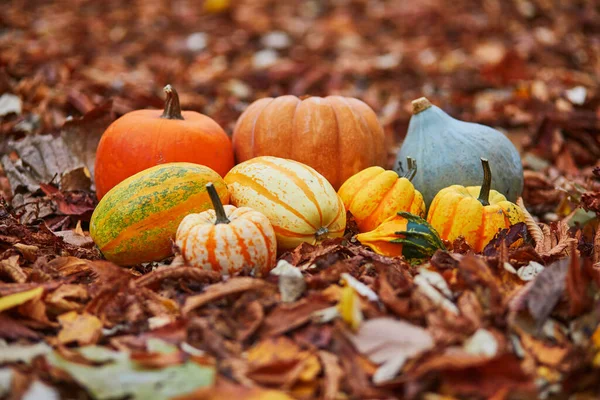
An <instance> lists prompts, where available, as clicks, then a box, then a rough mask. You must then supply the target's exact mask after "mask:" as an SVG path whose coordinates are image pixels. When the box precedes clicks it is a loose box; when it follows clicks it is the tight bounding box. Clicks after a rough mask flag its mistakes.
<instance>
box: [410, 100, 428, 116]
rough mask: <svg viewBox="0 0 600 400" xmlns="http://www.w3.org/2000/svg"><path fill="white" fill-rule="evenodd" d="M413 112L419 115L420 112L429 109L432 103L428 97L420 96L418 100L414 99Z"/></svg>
mask: <svg viewBox="0 0 600 400" xmlns="http://www.w3.org/2000/svg"><path fill="white" fill-rule="evenodd" d="M411 104H412V108H413V109H412V113H413V115H417V114H418V113H420V112H422V111H425V110H427V109H428V108H429V107H431V103H430V102H429V100H427V98H426V97H420V98H418V99H416V100H413V101H412V103H411Z"/></svg>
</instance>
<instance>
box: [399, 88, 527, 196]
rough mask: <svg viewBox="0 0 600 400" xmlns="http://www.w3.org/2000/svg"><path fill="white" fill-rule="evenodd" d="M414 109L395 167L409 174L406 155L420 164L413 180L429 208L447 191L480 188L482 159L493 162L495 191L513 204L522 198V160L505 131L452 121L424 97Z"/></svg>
mask: <svg viewBox="0 0 600 400" xmlns="http://www.w3.org/2000/svg"><path fill="white" fill-rule="evenodd" d="M412 105H413V116H412V117H411V119H410V123H409V126H408V133H407V134H406V138H405V140H404V142H403V143H402V147H401V148H400V151H399V152H398V156H397V158H396V163H395V164H394V165H395V167H394V168H395V170H396V171H397V172H398V173H400V174H404V173H406V169H407V166H406V164H405V163H403V161H404V160H406V157H412V158H414V159H417V160H419V164H420V165H421V167H420V168H419V169H418V171H417V174H416V175H415V177H414V178H413V180H412V182H413V184H414V185H415V187H416V188H417V189H418V190H419V191H420V192H421V193H422V194H423V199H424V200H425V204H426V205H427V207H429V204H431V201H432V200H433V198H434V197H435V195H436V194H437V192H439V191H440V190H442V189H443V188H445V187H448V186H450V185H462V186H476V185H480V184H481V158H486V159H488V160H489V164H490V165H491V168H492V169H493V170H492V176H493V178H492V179H493V180H492V187H493V188H494V189H495V190H496V191H498V192H500V193H502V194H503V195H505V196H506V198H507V199H508V200H510V201H513V202H514V201H515V200H516V199H517V197H519V196H520V195H521V192H522V191H523V165H522V164H521V158H520V156H519V152H518V151H517V149H516V148H515V146H514V145H513V144H512V142H511V141H510V139H508V138H507V137H506V136H505V135H504V134H503V133H502V132H500V131H497V130H496V129H492V128H490V127H488V126H484V125H480V124H475V123H471V122H464V121H459V120H457V119H455V118H452V117H451V116H449V115H448V114H446V113H445V112H444V111H442V109H440V108H439V107H436V106H434V105H432V104H431V103H430V102H429V100H427V99H426V98H425V97H421V98H420V99H417V100H414V101H413V102H412Z"/></svg>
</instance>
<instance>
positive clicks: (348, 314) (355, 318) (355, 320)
mask: <svg viewBox="0 0 600 400" xmlns="http://www.w3.org/2000/svg"><path fill="white" fill-rule="evenodd" d="M337 309H338V312H339V314H340V317H341V318H342V321H344V322H345V323H346V324H348V326H349V327H350V329H352V330H353V331H356V330H357V329H358V328H359V326H360V324H361V323H362V321H363V319H364V317H363V314H362V311H361V305H360V296H359V295H358V293H357V291H356V290H355V289H354V288H353V287H352V286H350V285H346V286H344V288H343V289H342V296H341V298H340V301H339V303H338V304H337Z"/></svg>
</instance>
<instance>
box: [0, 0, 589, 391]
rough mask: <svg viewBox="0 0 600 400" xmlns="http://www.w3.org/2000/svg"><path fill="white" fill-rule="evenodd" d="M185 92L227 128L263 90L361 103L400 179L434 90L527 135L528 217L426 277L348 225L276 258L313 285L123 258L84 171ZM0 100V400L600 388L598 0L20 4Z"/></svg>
mask: <svg viewBox="0 0 600 400" xmlns="http://www.w3.org/2000/svg"><path fill="white" fill-rule="evenodd" d="M167 83H170V84H172V85H173V86H174V87H176V88H177V90H178V92H179V94H180V97H181V103H182V107H183V108H184V109H186V110H195V111H199V112H202V113H204V114H206V115H208V116H210V117H211V118H213V119H215V120H216V121H217V122H218V123H219V124H220V125H221V126H222V127H223V128H224V129H225V130H226V131H227V133H229V134H231V132H232V130H233V126H234V124H235V121H236V119H237V118H238V116H239V115H240V114H241V112H242V111H243V110H244V109H245V108H246V107H247V106H248V105H249V104H250V103H251V102H252V101H254V100H256V99H259V98H261V97H267V96H278V95H283V94H293V95H297V96H303V95H307V94H310V95H318V96H325V95H332V94H340V95H344V96H352V97H356V98H359V99H361V100H363V101H365V102H366V103H367V104H369V105H370V106H371V107H372V108H373V109H374V110H375V111H376V113H377V115H378V117H379V119H380V122H381V124H382V125H383V127H384V129H385V133H386V141H387V149H388V152H389V157H388V159H389V165H388V168H391V167H392V163H393V160H394V158H395V154H396V152H397V150H398V148H399V146H400V144H401V141H402V139H403V137H404V135H405V133H406V130H407V127H408V121H409V119H410V110H411V109H410V102H411V100H413V99H416V98H419V97H422V96H427V98H428V99H429V100H430V101H431V102H432V103H434V104H436V105H437V106H439V107H440V108H442V109H443V110H445V111H446V112H447V113H448V114H450V115H451V116H453V117H455V118H458V119H461V120H465V121H473V122H478V123H482V124H486V125H489V126H493V127H495V128H497V129H500V130H502V131H503V132H505V133H506V134H507V135H508V136H509V137H510V138H511V140H512V141H513V142H514V143H515V145H516V146H517V148H518V149H519V151H520V152H521V156H522V160H523V165H524V168H525V188H524V192H523V202H524V205H525V206H526V207H527V209H528V210H529V212H530V213H531V215H532V217H531V219H530V220H529V221H528V223H527V224H518V225H515V226H514V227H513V228H511V229H510V230H508V231H504V232H502V233H501V234H500V236H498V237H497V238H496V239H495V240H494V241H493V242H492V243H491V244H490V245H489V246H488V247H486V249H485V250H484V251H483V252H482V253H480V254H475V253H474V252H473V251H472V250H471V249H470V248H469V246H468V245H467V244H466V243H464V242H463V241H456V242H454V243H447V245H448V251H447V252H442V251H439V252H438V253H436V254H435V255H434V256H433V258H432V259H431V260H430V261H428V262H427V263H425V264H423V265H410V264H408V263H406V262H405V261H404V260H403V259H401V258H389V257H383V256H379V255H377V254H375V253H373V252H372V251H370V250H368V249H367V248H366V247H364V246H361V245H359V244H357V243H356V242H355V241H353V240H352V235H353V234H354V233H355V231H353V227H352V224H350V225H349V228H348V231H347V234H346V237H345V238H344V239H337V240H330V241H327V242H325V243H323V244H321V245H318V246H310V245H303V246H300V247H298V248H297V249H295V250H294V251H292V252H289V253H286V254H284V255H283V256H281V259H284V260H286V261H288V262H289V263H290V264H292V265H293V266H295V267H297V268H298V269H299V270H300V271H301V272H302V277H300V278H299V277H297V276H296V277H291V278H290V277H288V278H285V279H284V278H283V277H278V276H271V277H269V278H268V279H257V278H253V277H251V276H243V274H242V276H236V277H231V278H229V279H222V278H221V276H220V274H215V273H213V272H206V271H202V270H198V269H195V268H192V267H190V266H187V265H186V264H185V263H184V262H183V260H182V258H181V257H180V256H175V257H172V258H170V259H167V260H165V261H164V262H160V263H152V264H145V265H139V266H136V267H132V268H122V267H118V266H116V265H114V264H111V263H109V262H107V261H105V260H103V259H102V256H101V254H100V253H99V251H98V250H97V248H96V247H95V246H94V243H93V241H92V240H91V239H90V237H89V233H88V228H89V220H90V217H91V213H92V212H93V210H94V208H95V206H96V204H97V200H96V196H95V192H94V184H93V180H92V179H90V176H88V175H86V173H85V172H86V168H87V170H89V171H90V172H91V176H92V177H93V167H94V159H95V149H96V145H97V143H98V140H99V138H100V136H101V135H102V133H103V131H104V130H105V129H106V127H107V126H108V125H109V124H110V123H111V122H112V121H114V120H115V119H116V118H118V117H119V116H121V115H123V114H125V113H127V112H129V111H132V110H136V109H144V108H162V106H163V102H164V94H163V92H162V88H163V87H164V86H165V84H167ZM0 94H1V97H0V121H1V126H0V134H1V135H2V140H1V141H0V154H1V155H2V159H1V161H2V168H1V169H0V189H1V191H2V198H3V199H4V200H2V202H1V203H0V398H3V397H6V398H10V399H19V398H28V399H33V398H48V399H51V398H59V397H60V398H73V399H75V398H77V399H83V398H97V399H112V398H125V397H127V396H129V397H130V398H139V399H149V398H156V399H162V398H175V397H177V398H180V399H183V398H189V399H191V398H194V399H218V398H256V399H258V398H266V399H287V398H290V397H291V398H298V399H309V398H323V399H344V398H356V399H359V398H376V399H386V398H411V399H417V398H422V399H429V400H433V399H454V398H461V399H462V398H469V399H479V398H481V399H484V398H485V399H508V398H520V399H521V398H531V399H535V398H544V399H562V398H565V399H566V398H572V399H597V398H599V397H600V383H599V382H600V329H598V325H599V322H600V295H599V291H598V288H599V287H600V233H597V232H600V231H598V213H600V162H599V161H598V160H599V159H600V6H598V2H597V1H593V0H590V1H585V0H579V1H561V0H511V1H502V0H487V1H483V2H481V1H476V0H453V1H444V0H422V1H419V2H412V1H402V0H397V1H375V0H339V1H317V0H307V1H298V2H282V1H277V0H238V1H231V4H229V2H228V1H226V0H206V1H205V2H202V1H183V0H181V1H159V0H143V1H135V2H131V4H129V3H127V2H123V1H119V2H117V1H112V0H110V1H102V2H100V1H92V0H88V1H86V0H63V1H56V2H46V1H40V0H19V1H11V2H2V3H0ZM534 221H535V222H534ZM521 239H522V240H521ZM346 287H351V288H353V290H354V292H353V293H354V296H356V301H357V302H358V304H359V305H360V307H359V309H360V314H361V315H362V316H363V318H364V321H363V322H362V324H360V328H359V329H358V330H353V329H352V321H350V323H349V321H348V320H347V318H341V317H340V315H339V313H338V310H339V307H340V304H342V306H343V301H344V300H343V299H344V298H345V297H344V290H345V288H346ZM296 291H299V293H300V297H296V296H295V292H296ZM573 395H577V396H575V397H570V396H573Z"/></svg>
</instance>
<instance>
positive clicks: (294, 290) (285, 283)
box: [270, 260, 306, 303]
mask: <svg viewBox="0 0 600 400" xmlns="http://www.w3.org/2000/svg"><path fill="white" fill-rule="evenodd" d="M270 274H271V275H274V276H278V277H279V279H278V285H279V293H280V294H281V301H283V302H284V303H292V302H294V301H296V300H297V299H298V298H300V296H302V294H303V293H304V291H305V290H306V282H305V281H304V276H303V275H302V272H300V270H299V269H298V268H296V267H294V266H293V265H292V264H290V263H289V262H287V261H285V260H279V262H278V263H277V266H276V267H275V268H273V269H272V270H271V272H270Z"/></svg>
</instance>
